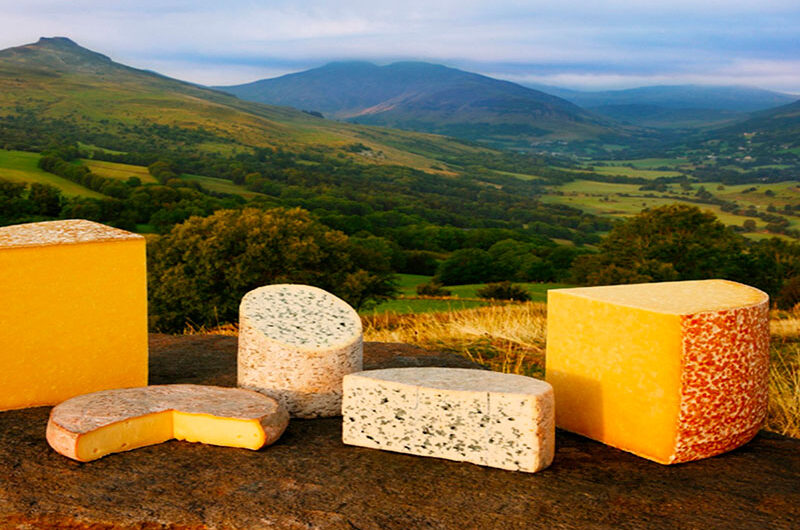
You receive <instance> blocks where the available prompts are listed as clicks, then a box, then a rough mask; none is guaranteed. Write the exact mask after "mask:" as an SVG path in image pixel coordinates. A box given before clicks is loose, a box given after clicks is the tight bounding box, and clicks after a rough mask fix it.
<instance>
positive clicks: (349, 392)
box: [342, 368, 555, 472]
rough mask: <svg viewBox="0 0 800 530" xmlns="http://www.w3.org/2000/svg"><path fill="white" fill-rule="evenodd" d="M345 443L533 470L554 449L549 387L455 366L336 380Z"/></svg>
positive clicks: (544, 463)
mask: <svg viewBox="0 0 800 530" xmlns="http://www.w3.org/2000/svg"><path fill="white" fill-rule="evenodd" d="M342 421H343V429H342V440H343V441H344V443H346V444H350V445H357V446H362V447H369V448H373V449H384V450H387V451H396V452H400V453H408V454H413V455H419V456H431V457H437V458H445V459H448V460H455V461H459V462H470V463H473V464H478V465H483V466H490V467H496V468H500V469H508V470H515V471H525V472H535V471H539V470H540V469H543V468H545V467H547V466H549V465H550V463H551V462H552V460H553V454H554V452H555V423H554V422H555V420H554V408H553V390H552V387H551V386H550V385H549V384H547V383H546V382H544V381H539V380H536V379H533V378H530V377H525V376H520V375H514V374H502V373H497V372H489V371H484V370H470V369H463V368H394V369H385V370H370V371H366V372H360V373H356V374H350V375H347V376H345V378H344V401H343V404H342Z"/></svg>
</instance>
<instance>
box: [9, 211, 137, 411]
mask: <svg viewBox="0 0 800 530" xmlns="http://www.w3.org/2000/svg"><path fill="white" fill-rule="evenodd" d="M0 345H2V347H0V389H2V390H0V410H8V409H17V408H24V407H35V406H40V405H54V404H56V403H60V402H61V401H64V400H65V399H68V398H70V397H73V396H76V395H79V394H85V393H87V392H94V391H96V390H103V389H107V388H118V387H133V386H142V385H146V384H147V286H146V271H145V240H144V238H143V237H142V236H140V235H137V234H132V233H130V232H125V231H124V230H118V229H116V228H112V227H109V226H104V225H101V224H98V223H93V222H91V221H83V220H68V221H51V222H44V223H32V224H25V225H16V226H7V227H2V228H0Z"/></svg>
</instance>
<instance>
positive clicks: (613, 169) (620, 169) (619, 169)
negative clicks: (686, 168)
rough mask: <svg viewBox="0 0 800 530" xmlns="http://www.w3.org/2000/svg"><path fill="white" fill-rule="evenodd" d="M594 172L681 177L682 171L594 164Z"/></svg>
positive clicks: (652, 176)
mask: <svg viewBox="0 0 800 530" xmlns="http://www.w3.org/2000/svg"><path fill="white" fill-rule="evenodd" d="M594 172H595V173H598V174H600V175H622V176H623V177H637V178H638V177H641V178H646V179H656V178H658V177H680V176H681V175H683V173H682V172H680V171H673V170H670V171H663V170H659V169H642V168H632V167H627V166H594Z"/></svg>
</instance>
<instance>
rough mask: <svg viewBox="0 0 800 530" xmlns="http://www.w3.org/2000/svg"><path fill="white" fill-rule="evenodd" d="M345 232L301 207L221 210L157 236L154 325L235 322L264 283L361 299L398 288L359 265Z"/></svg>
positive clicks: (177, 327) (151, 256)
mask: <svg viewBox="0 0 800 530" xmlns="http://www.w3.org/2000/svg"><path fill="white" fill-rule="evenodd" d="M356 254H357V253H356V252H355V248H354V246H353V244H352V243H351V241H350V240H349V239H348V237H347V236H346V235H344V234H343V233H341V232H338V231H335V230H330V229H328V228H327V227H325V226H324V225H322V224H320V223H319V222H317V221H314V220H313V219H312V218H311V216H310V215H309V213H308V212H307V211H305V210H301V209H299V208H296V209H291V210H288V209H283V208H276V209H272V210H267V211H262V210H257V209H253V208H249V209H244V210H219V211H217V212H215V213H214V214H213V215H211V216H209V217H192V218H190V219H188V220H187V221H185V222H184V223H182V224H179V225H176V226H175V227H174V228H173V229H172V230H171V231H170V232H169V233H168V234H166V235H164V236H162V237H156V238H155V239H154V240H152V241H151V244H150V246H149V251H148V270H149V277H148V281H149V290H150V292H149V298H150V310H151V320H150V323H151V327H152V328H153V329H158V330H162V331H181V330H182V329H183V328H184V326H185V325H186V323H187V322H190V323H192V324H194V325H198V326H214V325H217V324H220V323H226V322H235V321H236V320H237V318H238V308H239V303H240V301H241V298H242V296H244V294H245V293H247V292H248V291H250V290H252V289H255V288H256V287H260V286H262V285H268V284H274V283H302V284H308V285H315V286H317V287H321V288H323V289H326V290H328V291H330V292H332V293H334V294H336V295H338V296H340V297H342V298H343V299H344V300H346V301H347V302H349V303H350V304H352V305H354V306H355V307H356V308H359V307H362V306H364V305H365V304H368V303H369V302H371V301H374V300H378V299H383V298H386V297H388V296H390V295H392V294H393V284H392V275H391V274H390V273H388V272H386V271H380V272H374V271H369V270H365V269H363V268H360V267H359V266H358V263H357V259H358V256H356Z"/></svg>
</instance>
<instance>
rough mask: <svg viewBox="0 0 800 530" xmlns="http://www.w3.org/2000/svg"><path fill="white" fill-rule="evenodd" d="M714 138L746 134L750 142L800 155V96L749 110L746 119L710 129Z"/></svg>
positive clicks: (735, 136) (736, 136) (726, 138)
mask: <svg viewBox="0 0 800 530" xmlns="http://www.w3.org/2000/svg"><path fill="white" fill-rule="evenodd" d="M708 136H709V137H710V139H711V140H712V141H716V142H719V141H727V142H731V141H732V139H733V138H741V137H746V138H747V139H748V140H749V142H750V143H751V144H755V145H761V146H768V147H769V148H770V150H777V151H794V152H796V154H798V155H800V99H799V100H797V101H795V102H794V103H790V104H789V105H783V106H781V107H777V108H774V109H768V110H763V111H759V112H754V113H751V114H750V117H749V118H748V119H747V120H744V121H741V122H738V123H736V124H735V125H731V126H728V127H723V128H720V129H717V130H714V131H711V132H709V134H708Z"/></svg>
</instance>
